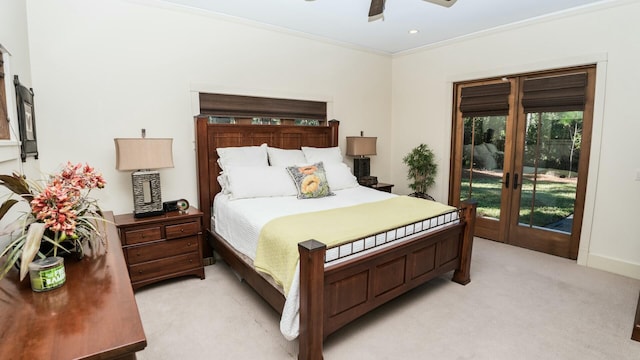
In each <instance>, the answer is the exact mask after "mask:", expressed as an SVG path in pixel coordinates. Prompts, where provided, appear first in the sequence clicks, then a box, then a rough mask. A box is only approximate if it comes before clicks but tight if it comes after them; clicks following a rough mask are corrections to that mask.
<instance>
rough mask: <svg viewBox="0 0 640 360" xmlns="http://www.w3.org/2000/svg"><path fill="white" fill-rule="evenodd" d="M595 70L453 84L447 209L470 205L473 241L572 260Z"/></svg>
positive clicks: (579, 220)
mask: <svg viewBox="0 0 640 360" xmlns="http://www.w3.org/2000/svg"><path fill="white" fill-rule="evenodd" d="M594 89H595V66H588V67H579V68H571V69H564V70H556V71H548V72H541V73H535V74H523V75H518V76H509V77H504V78H500V79H489V80H483V81H475V82H465V83H458V84H455V102H456V107H455V110H456V111H455V116H454V124H453V129H454V131H453V134H454V136H453V139H452V157H451V158H452V162H451V174H452V176H451V184H450V189H451V190H450V194H449V197H450V199H449V200H450V203H453V204H456V205H457V204H459V202H460V200H464V199H467V198H474V199H476V200H477V201H478V211H477V214H478V218H477V219H476V230H475V235H476V236H480V237H484V238H488V239H492V240H496V241H500V242H505V243H509V244H513V245H517V246H521V247H525V248H529V249H533V250H537V251H542V252H546V253H549V254H554V255H558V256H563V257H567V258H572V259H575V258H576V257H577V254H578V245H579V242H580V229H581V226H582V215H583V210H584V197H585V189H586V181H587V168H588V164H589V148H590V141H591V123H592V118H593V95H594Z"/></svg>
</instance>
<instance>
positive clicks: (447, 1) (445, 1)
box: [424, 0, 457, 7]
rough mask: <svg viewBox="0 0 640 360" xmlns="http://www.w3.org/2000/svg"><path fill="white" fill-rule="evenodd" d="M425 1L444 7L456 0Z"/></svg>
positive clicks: (449, 5)
mask: <svg viewBox="0 0 640 360" xmlns="http://www.w3.org/2000/svg"><path fill="white" fill-rule="evenodd" d="M424 1H426V2H430V3H432V4H436V5H441V6H444V7H451V5H453V4H455V3H456V1H457V0H424Z"/></svg>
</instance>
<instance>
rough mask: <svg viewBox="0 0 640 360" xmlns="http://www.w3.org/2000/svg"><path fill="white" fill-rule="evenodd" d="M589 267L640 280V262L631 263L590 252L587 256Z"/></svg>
mask: <svg viewBox="0 0 640 360" xmlns="http://www.w3.org/2000/svg"><path fill="white" fill-rule="evenodd" d="M587 267H590V268H594V269H600V270H604V271H608V272H611V273H614V274H618V275H622V276H627V277H630V278H634V279H638V280H640V264H635V263H630V262H626V261H624V260H620V259H614V258H610V257H607V256H602V255H596V254H589V255H588V256H587Z"/></svg>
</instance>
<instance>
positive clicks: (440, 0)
mask: <svg viewBox="0 0 640 360" xmlns="http://www.w3.org/2000/svg"><path fill="white" fill-rule="evenodd" d="M385 1H386V0H371V7H369V21H370V22H371V21H375V20H378V19H383V18H384V15H383V13H382V12H383V11H384V3H385ZM424 1H427V2H430V3H433V4H437V5H442V6H446V7H450V6H451V5H453V4H454V3H455V2H456V1H457V0H424Z"/></svg>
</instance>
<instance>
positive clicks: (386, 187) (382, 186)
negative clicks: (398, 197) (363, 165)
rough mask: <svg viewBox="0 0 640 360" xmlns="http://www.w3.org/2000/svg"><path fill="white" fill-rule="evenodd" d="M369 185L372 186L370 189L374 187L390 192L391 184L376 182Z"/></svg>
mask: <svg viewBox="0 0 640 360" xmlns="http://www.w3.org/2000/svg"><path fill="white" fill-rule="evenodd" d="M369 187H370V188H372V189H376V190H380V191H385V192H388V193H390V192H391V188H392V187H393V184H385V183H377V184H375V185H371V186H369Z"/></svg>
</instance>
